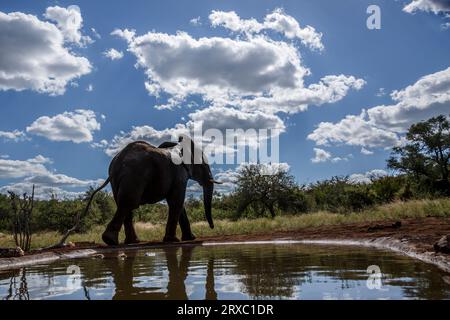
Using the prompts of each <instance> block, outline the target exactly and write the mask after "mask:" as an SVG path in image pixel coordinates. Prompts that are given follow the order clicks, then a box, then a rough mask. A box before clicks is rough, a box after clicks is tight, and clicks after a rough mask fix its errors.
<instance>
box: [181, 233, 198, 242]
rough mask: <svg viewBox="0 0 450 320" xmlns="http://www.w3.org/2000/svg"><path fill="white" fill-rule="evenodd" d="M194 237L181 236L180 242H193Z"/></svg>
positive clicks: (191, 235)
mask: <svg viewBox="0 0 450 320" xmlns="http://www.w3.org/2000/svg"><path fill="white" fill-rule="evenodd" d="M194 240H195V236H194V235H193V234H192V233H191V234H190V235H186V236H185V235H182V237H181V241H194Z"/></svg>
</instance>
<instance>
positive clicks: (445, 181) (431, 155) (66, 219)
mask: <svg viewBox="0 0 450 320" xmlns="http://www.w3.org/2000/svg"><path fill="white" fill-rule="evenodd" d="M406 141H407V142H406V143H405V144H403V146H401V147H395V148H393V150H392V155H391V157H390V158H389V159H388V160H387V166H388V168H390V169H392V172H393V174H392V175H390V176H382V177H380V176H376V177H372V179H371V182H370V183H355V182H353V181H351V180H350V179H349V178H348V177H333V178H331V179H328V180H324V181H319V182H316V183H314V184H311V185H298V184H297V183H296V182H295V179H294V177H293V176H292V175H290V174H289V172H286V171H281V170H280V171H277V172H273V174H270V175H267V174H266V173H267V168H266V167H264V165H248V166H245V167H244V168H243V169H241V170H240V171H239V172H238V173H237V179H236V188H235V190H234V191H232V192H231V193H229V194H215V196H214V200H213V217H214V218H215V219H231V220H237V219H240V218H256V217H261V216H269V217H274V216H276V215H280V214H290V215H295V214H305V213H308V212H316V211H330V212H335V213H342V214H346V213H349V212H354V211H362V210H364V209H366V208H369V207H371V206H375V205H381V204H386V203H389V202H393V201H406V200H410V199H425V198H437V197H444V196H445V197H446V196H449V195H450V181H449V170H450V164H449V159H450V126H449V122H448V118H447V117H445V116H439V117H436V118H431V119H429V120H427V121H424V122H420V123H417V124H415V125H413V126H411V128H410V129H409V131H408V133H407V135H406ZM92 192H93V189H92V188H91V189H90V190H88V191H87V192H86V194H85V195H84V196H83V197H81V198H79V199H74V200H64V199H57V198H56V197H53V198H51V199H49V200H36V201H35V206H34V210H33V215H32V221H31V225H32V229H33V231H34V232H39V231H46V230H57V231H61V232H62V231H65V230H67V229H68V228H70V227H72V225H73V222H74V217H75V216H76V214H77V213H78V212H80V211H81V210H83V208H84V206H85V205H86V199H87V198H88V197H89V196H90V194H91V193H92ZM115 209H116V205H115V203H114V199H113V197H112V195H111V194H110V193H108V192H99V193H98V194H97V195H96V197H95V199H94V201H93V204H92V206H91V209H90V212H89V214H88V215H87V216H86V217H84V218H83V222H82V225H81V227H80V230H79V231H80V232H85V231H87V230H89V229H90V228H91V227H92V226H94V225H102V224H105V223H107V222H108V221H109V220H110V219H111V218H112V216H113V215H114V212H115ZM186 210H187V212H188V216H189V219H190V220H191V221H203V220H204V215H203V212H204V211H203V202H202V201H201V200H200V199H197V198H194V197H188V199H186ZM12 216H13V212H12V209H11V202H10V199H9V197H8V196H7V195H0V230H6V231H9V230H11V228H12ZM134 217H135V221H144V222H152V223H161V222H165V221H166V219H167V206H166V205H165V204H161V203H159V204H154V205H145V206H141V207H140V208H139V209H137V210H135V215H134Z"/></svg>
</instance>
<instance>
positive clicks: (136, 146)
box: [90, 137, 219, 245]
mask: <svg viewBox="0 0 450 320" xmlns="http://www.w3.org/2000/svg"><path fill="white" fill-rule="evenodd" d="M189 179H192V180H195V181H197V182H198V183H199V184H200V185H201V186H202V187H203V202H204V207H205V217H206V220H207V221H208V223H209V226H210V227H211V228H214V223H213V220H212V215H211V202H212V195H213V190H214V183H219V182H217V181H215V180H214V179H213V176H212V174H211V170H210V167H209V164H208V162H207V159H206V156H205V155H204V154H203V152H202V151H201V150H199V149H197V148H196V147H195V145H194V143H193V142H192V141H191V140H190V139H189V138H188V137H181V138H180V142H179V143H174V142H165V143H163V144H161V145H160V146H159V147H155V146H153V145H151V144H149V143H147V142H144V141H136V142H132V143H130V144H128V145H127V146H126V147H125V148H124V149H123V150H122V151H120V152H119V153H118V154H117V155H116V156H115V157H114V158H113V160H112V161H111V164H110V166H109V177H108V179H107V180H106V181H105V183H104V184H103V185H102V186H100V187H99V188H98V189H96V190H95V191H94V192H93V193H92V195H91V199H90V201H91V200H92V197H93V196H94V195H95V193H97V192H98V191H100V190H101V189H103V188H104V187H105V186H106V185H107V184H108V183H111V188H112V191H113V195H114V200H115V202H116V204H117V211H116V213H115V215H114V217H113V219H112V220H111V222H110V223H109V224H108V226H107V227H106V230H105V232H104V233H103V235H102V239H103V241H104V242H105V243H106V244H108V245H117V244H118V243H119V240H118V237H119V231H120V229H121V227H122V224H123V225H124V227H125V243H126V244H131V243H137V242H139V239H138V237H137V235H136V232H135V230H134V226H133V210H134V209H136V208H138V207H139V206H140V205H142V204H152V203H157V202H159V201H162V200H166V201H167V204H168V206H169V214H168V219H167V225H166V232H165V236H164V239H163V241H165V242H178V241H179V240H178V239H177V237H176V228H177V224H178V222H179V223H180V227H181V231H182V240H183V241H188V240H194V239H195V236H194V235H193V234H192V232H191V227H190V224H189V220H188V217H187V215H186V210H185V208H184V199H185V194H186V187H187V183H188V180H189Z"/></svg>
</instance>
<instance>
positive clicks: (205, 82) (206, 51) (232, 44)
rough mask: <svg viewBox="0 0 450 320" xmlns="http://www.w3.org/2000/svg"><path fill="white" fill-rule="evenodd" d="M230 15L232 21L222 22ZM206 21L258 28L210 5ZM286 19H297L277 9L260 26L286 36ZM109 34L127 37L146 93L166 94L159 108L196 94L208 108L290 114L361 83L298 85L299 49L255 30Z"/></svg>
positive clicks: (341, 79)
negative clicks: (195, 35) (235, 33)
mask: <svg viewBox="0 0 450 320" xmlns="http://www.w3.org/2000/svg"><path fill="white" fill-rule="evenodd" d="M229 16H231V17H232V19H231V20H232V21H234V22H227V21H228V18H227V17H229ZM210 19H211V21H212V25H213V26H218V25H224V26H227V27H228V28H232V29H236V30H240V29H245V30H253V29H255V28H256V29H255V30H256V31H257V30H258V27H257V26H258V22H257V21H256V20H255V21H253V20H242V19H240V18H239V16H237V14H236V13H225V12H219V11H214V12H212V13H211V16H210ZM283 19H285V20H286V21H287V22H286V21H285V20H283ZM235 20H236V21H235ZM293 21H296V20H295V19H294V18H292V17H290V16H287V15H285V14H284V13H283V12H282V11H279V10H276V11H274V12H273V13H271V14H269V15H268V16H267V17H266V20H265V22H264V24H267V25H270V29H277V30H278V29H279V30H282V31H283V32H284V33H285V34H286V38H289V37H290V36H291V35H292V34H297V33H296V32H297V31H295V32H294V31H293V30H297V27H296V26H295V24H294V23H293ZM235 22H236V26H234V23H235ZM291 24H293V25H294V27H292V26H291ZM252 25H255V26H252ZM281 26H283V27H281ZM266 27H267V26H265V28H266ZM267 28H269V27H267ZM256 31H255V32H256ZM252 32H253V31H252ZM280 32H281V31H280ZM112 34H113V35H116V36H119V37H121V38H123V39H125V40H126V41H127V42H128V51H129V52H131V53H132V54H134V55H135V56H136V58H137V66H138V67H140V68H142V69H143V70H144V71H145V73H146V75H147V78H148V79H147V81H146V82H145V88H146V89H147V91H148V92H149V94H151V95H153V96H156V97H160V96H162V95H161V93H165V94H167V95H168V100H167V102H166V103H162V104H160V105H158V106H156V107H157V108H159V109H171V108H174V107H177V106H180V105H181V104H182V103H183V102H184V101H185V100H186V99H187V98H188V97H190V96H195V95H200V96H201V97H202V98H203V100H204V101H205V102H207V103H211V104H212V105H215V106H233V107H235V108H244V109H247V110H252V109H258V108H261V109H264V110H262V111H264V112H271V113H277V112H287V113H296V112H300V111H304V110H306V108H307V107H308V105H322V104H325V103H333V102H336V101H339V100H340V99H342V98H343V97H345V96H346V95H347V93H348V91H349V90H350V89H354V90H359V89H361V88H362V87H363V85H364V84H365V81H364V80H362V79H358V78H356V77H354V76H346V75H342V74H341V75H328V76H324V77H322V79H321V80H320V81H319V82H318V83H312V84H305V81H304V80H305V77H307V76H308V75H310V74H311V71H310V70H309V69H308V68H307V67H306V66H304V65H303V63H302V60H301V55H300V52H299V48H298V47H297V46H295V44H293V43H292V41H286V39H285V38H284V39H278V40H274V39H272V38H271V37H270V36H269V35H265V34H262V33H259V34H254V35H252V36H247V37H246V36H244V37H239V36H237V37H235V38H231V37H201V38H193V37H192V36H191V35H189V34H188V33H186V32H182V31H180V32H177V33H176V34H166V33H159V32H155V31H151V32H148V33H146V34H144V35H140V36H137V35H136V32H135V31H134V30H128V29H124V30H120V29H116V30H114V31H113V32H112ZM167 95H164V96H167Z"/></svg>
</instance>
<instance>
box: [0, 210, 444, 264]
mask: <svg viewBox="0 0 450 320" xmlns="http://www.w3.org/2000/svg"><path fill="white" fill-rule="evenodd" d="M396 222H397V221H391V222H386V221H380V222H373V223H370V224H369V223H357V224H346V225H337V226H323V227H314V228H307V229H300V230H295V231H279V232H268V233H264V234H243V235H223V236H214V237H203V238H201V239H198V240H196V241H192V242H184V243H180V244H164V243H161V242H142V243H140V244H137V245H132V246H125V245H121V246H116V247H107V246H104V245H97V246H92V245H90V246H85V247H82V246H79V247H75V248H64V249H59V250H52V251H47V252H33V253H32V254H29V255H26V256H24V257H17V258H0V270H6V269H13V268H19V267H24V266H27V265H31V264H36V263H44V262H52V261H55V260H58V259H74V258H79V257H87V256H91V255H95V254H99V253H104V252H108V251H114V250H118V251H124V250H132V249H145V248H158V247H163V246H179V245H213V244H233V243H238V242H248V241H253V242H254V241H258V242H263V241H295V242H303V243H311V244H337V245H358V246H368V247H376V248H380V249H386V250H391V251H395V252H398V253H401V254H405V255H408V256H410V257H412V258H416V259H419V260H421V261H423V262H426V263H431V264H434V265H436V266H438V267H439V268H440V269H442V270H444V271H446V272H450V255H448V254H441V253H435V252H434V250H433V244H434V243H435V242H436V241H438V240H439V239H440V238H441V237H442V236H443V235H448V234H450V218H432V217H430V218H423V219H405V220H401V225H399V224H398V223H397V224H396Z"/></svg>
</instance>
